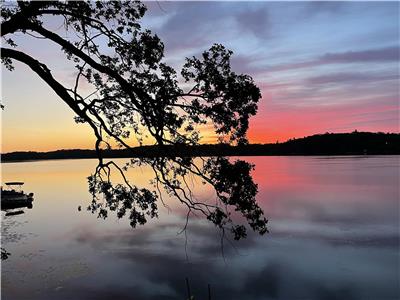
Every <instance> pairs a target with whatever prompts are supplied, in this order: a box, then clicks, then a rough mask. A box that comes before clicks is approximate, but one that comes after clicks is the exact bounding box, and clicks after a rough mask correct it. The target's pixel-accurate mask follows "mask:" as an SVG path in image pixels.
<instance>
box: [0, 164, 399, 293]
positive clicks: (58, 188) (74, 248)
mask: <svg viewBox="0 0 400 300" xmlns="http://www.w3.org/2000/svg"><path fill="white" fill-rule="evenodd" d="M251 161H252V162H254V163H255V164H256V170H255V172H254V173H253V176H254V178H255V181H256V182H257V183H258V184H259V190H260V193H259V198H258V199H259V203H260V205H261V207H262V208H263V209H264V210H265V211H266V212H268V218H269V219H271V224H270V230H271V233H270V234H269V235H267V236H259V235H256V234H249V236H248V238H247V239H244V240H241V241H239V242H235V243H234V247H232V246H230V244H229V243H225V247H224V248H225V249H224V252H225V260H224V259H223V257H222V255H221V248H220V247H221V244H220V236H219V233H218V231H217V230H216V229H215V227H214V226H213V225H212V224H209V223H208V222H206V221H205V220H204V219H201V218H195V217H194V218H192V219H191V222H190V223H189V227H188V230H187V234H188V243H187V249H186V250H187V251H186V252H187V254H188V259H186V253H185V236H184V235H183V234H181V235H178V234H177V232H179V231H180V230H181V229H182V226H183V224H184V222H185V212H184V210H182V209H181V205H180V204H179V203H178V201H176V200H174V199H170V201H169V202H168V204H169V207H170V208H171V211H168V210H167V209H162V210H161V211H160V217H159V219H156V220H152V221H151V222H150V223H149V224H147V225H146V226H145V227H138V228H136V229H134V230H131V229H129V227H128V226H127V225H128V223H127V220H120V221H116V220H115V219H112V218H109V219H107V220H105V221H101V220H97V219H95V218H92V217H91V216H90V215H88V214H85V213H82V212H81V213H79V212H78V211H77V207H78V206H79V205H84V204H85V203H88V202H89V201H90V198H89V196H88V195H87V189H86V187H87V186H86V181H85V176H86V175H87V172H88V170H90V168H91V167H92V166H93V165H94V164H95V163H96V162H95V161H90V160H87V161H84V163H83V164H82V161H79V162H76V161H54V162H35V163H23V164H6V165H4V166H3V174H4V177H5V180H7V177H12V176H16V177H18V178H22V179H23V180H25V181H26V183H27V185H28V184H29V185H30V186H27V188H29V190H32V191H35V195H37V197H36V199H37V201H35V209H33V210H30V211H29V214H28V213H26V214H24V215H19V216H13V217H14V220H18V222H19V224H18V225H17V226H15V227H12V228H13V230H14V231H15V233H17V234H19V235H20V238H19V239H18V240H15V241H14V242H13V241H3V245H4V246H7V249H9V251H10V252H11V253H12V256H11V257H10V258H9V259H8V260H6V261H5V262H4V263H3V265H2V279H3V281H2V296H3V298H4V299H131V298H133V299H139V300H140V299H185V297H186V295H187V293H186V284H185V278H189V280H190V287H191V291H192V293H193V294H194V295H195V296H196V299H207V297H208V292H207V285H208V284H210V287H211V294H212V299H398V298H399V278H400V276H399V270H398V265H399V262H400V258H399V233H398V228H399V203H398V199H399V187H398V180H399V159H398V157H369V158H363V159H360V158H353V159H352V158H335V159H332V158H330V159H321V158H313V157H264V158H251ZM63 170H65V173H66V177H64V176H63ZM138 172H139V174H136V175H135V176H136V178H137V181H141V182H143V183H144V182H145V181H146V176H147V175H150V174H147V172H148V170H146V169H144V168H143V169H142V170H141V171H138ZM132 176H134V175H132ZM23 177H24V178H23ZM27 177H29V178H30V179H29V180H28V179H26V178H27ZM65 178H68V180H70V181H69V182H66V181H65ZM147 178H149V176H148V177H147ZM10 179H11V178H10ZM43 181H45V182H46V184H45V185H43V184H42V183H43ZM49 187H52V188H51V189H50V188H49ZM194 193H196V197H204V198H207V197H210V195H211V194H212V192H211V191H210V190H204V189H203V188H202V187H196V188H195V190H194ZM7 218H8V217H3V226H4V224H5V223H6V222H7V220H10V219H7Z"/></svg>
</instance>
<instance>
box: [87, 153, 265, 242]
mask: <svg viewBox="0 0 400 300" xmlns="http://www.w3.org/2000/svg"><path fill="white" fill-rule="evenodd" d="M194 160H195V159H194V158H193V157H171V156H169V157H154V158H135V159H131V160H130V161H129V162H128V163H126V164H125V165H124V166H123V167H121V166H119V165H118V164H117V163H115V162H114V161H108V162H104V161H103V160H102V159H99V164H98V165H97V167H96V170H95V172H94V174H92V175H91V176H89V177H88V180H89V192H90V193H91V195H92V202H91V204H90V205H89V206H88V208H87V209H88V210H89V211H91V212H92V213H96V214H97V216H98V217H99V218H104V219H105V218H107V217H108V214H109V212H110V211H111V212H115V213H116V215H117V217H118V218H123V217H128V218H129V220H130V225H131V226H132V227H133V228H135V227H136V226H137V225H138V224H139V225H143V224H145V223H146V222H147V219H148V218H154V217H157V216H158V204H157V202H158V200H160V201H161V202H162V203H163V204H164V205H165V206H167V203H166V202H165V201H164V199H163V196H162V194H163V193H162V190H163V191H164V192H166V193H167V195H168V196H170V197H174V198H176V199H178V200H179V201H180V202H181V204H182V205H184V206H185V207H186V209H187V214H186V223H185V225H184V227H183V230H186V227H187V224H188V221H189V217H190V216H191V215H202V216H203V217H205V218H206V219H207V220H209V221H210V222H212V223H213V224H214V225H215V226H216V227H217V228H218V229H219V230H220V231H221V234H222V237H224V236H225V234H226V233H227V232H228V233H229V234H231V235H232V236H233V238H234V239H235V240H239V239H241V238H245V237H246V236H247V228H246V227H247V226H246V223H247V225H248V226H249V227H250V228H251V229H253V230H254V231H255V232H258V233H259V234H264V233H266V232H268V229H267V222H268V221H267V219H266V218H265V217H264V213H263V211H262V209H261V208H260V207H259V205H258V204H257V202H256V195H257V192H258V187H257V184H256V183H254V181H253V178H252V176H251V171H252V169H253V168H254V166H253V165H252V164H250V163H248V162H245V161H243V160H235V161H233V162H231V161H230V160H229V159H227V158H226V157H208V158H201V159H200V163H197V162H196V163H195V161H194ZM143 165H147V166H150V167H151V168H152V170H153V173H154V178H153V180H152V181H151V183H152V185H153V188H154V189H153V190H150V189H147V188H143V187H138V186H136V185H134V184H132V183H131V182H130V181H129V180H128V178H127V176H126V174H125V172H126V171H127V170H128V169H129V168H138V167H140V166H143ZM112 170H116V171H117V172H118V173H119V175H120V176H121V178H122V182H123V183H117V184H115V183H113V182H112V179H111V178H112V174H111V173H112ZM193 178H196V181H199V179H200V181H201V184H203V185H210V186H211V187H212V188H213V190H214V192H215V197H214V199H213V200H212V201H208V202H207V201H204V200H199V199H197V198H196V197H195V195H194V194H193V192H192V189H193V186H191V184H190V182H191V183H193ZM235 212H236V213H235ZM235 214H236V215H240V216H241V217H242V219H244V222H240V221H239V222H237V221H236V219H237V218H234V217H233V216H234V215H235Z"/></svg>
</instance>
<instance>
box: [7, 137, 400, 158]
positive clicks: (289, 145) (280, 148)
mask: <svg viewBox="0 0 400 300" xmlns="http://www.w3.org/2000/svg"><path fill="white" fill-rule="evenodd" d="M378 154H380V155H383V154H385V155H393V154H400V134H398V133H371V132H353V133H326V134H316V135H313V136H308V137H305V138H299V139H291V140H288V141H286V142H284V143H275V144H249V145H243V146H236V147H234V146H229V145H226V144H213V145H208V144H207V145H198V146H195V147H193V146H184V145H177V146H164V147H162V148H161V147H158V146H143V147H137V148H134V149H133V150H105V151H104V154H103V156H104V157H105V158H118V157H120V158H126V157H155V156H260V155H378ZM1 158H2V162H10V161H26V160H45V159H78V158H96V152H95V151H94V150H80V149H74V150H58V151H51V152H12V153H5V154H2V157H1Z"/></svg>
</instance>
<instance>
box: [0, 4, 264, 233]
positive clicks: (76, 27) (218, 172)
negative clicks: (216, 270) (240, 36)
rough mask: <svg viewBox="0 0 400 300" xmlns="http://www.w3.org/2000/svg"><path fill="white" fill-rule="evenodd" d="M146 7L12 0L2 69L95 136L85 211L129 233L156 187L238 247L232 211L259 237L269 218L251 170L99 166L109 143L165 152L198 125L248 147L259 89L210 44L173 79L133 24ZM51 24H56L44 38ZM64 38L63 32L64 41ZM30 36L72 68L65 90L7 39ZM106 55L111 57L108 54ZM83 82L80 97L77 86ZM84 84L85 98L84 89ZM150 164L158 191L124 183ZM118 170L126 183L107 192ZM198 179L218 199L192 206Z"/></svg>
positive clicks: (152, 208)
mask: <svg viewBox="0 0 400 300" xmlns="http://www.w3.org/2000/svg"><path fill="white" fill-rule="evenodd" d="M145 11H146V7H145V6H144V5H143V4H142V3H140V2H133V1H95V2H93V1H45V2H36V1H18V2H17V3H15V2H3V3H2V7H1V17H2V23H1V36H2V38H3V44H7V45H8V47H3V48H2V50H1V51H2V52H1V59H2V63H3V64H4V65H5V67H6V68H7V69H9V70H13V69H14V65H13V61H14V60H15V61H19V62H21V63H23V64H25V65H27V66H28V67H29V68H30V69H32V71H33V72H35V73H36V74H37V75H38V76H39V77H40V78H41V79H42V80H44V81H45V82H46V83H47V84H48V85H49V86H50V87H51V88H52V89H53V90H54V91H55V92H56V93H57V95H58V96H59V97H60V98H61V99H62V100H63V101H64V102H65V103H66V104H67V105H68V106H69V107H70V108H71V109H72V110H73V111H74V112H75V113H76V117H75V120H76V122H78V123H86V124H88V125H89V126H90V127H91V128H92V130H93V133H94V135H95V136H96V143H95V148H96V151H97V155H98V159H99V164H98V166H97V168H96V171H95V172H94V174H93V175H92V176H90V177H89V190H90V192H91V193H92V195H93V202H92V204H91V205H90V206H89V208H88V209H90V210H91V211H93V212H96V213H98V214H99V216H100V217H106V216H107V214H108V211H109V210H112V211H116V213H117V215H118V217H123V216H124V215H126V214H128V215H129V218H130V220H131V225H132V226H133V227H135V226H136V224H144V223H145V222H146V218H147V217H148V216H149V217H154V216H156V215H157V199H158V198H159V197H160V195H161V193H158V192H159V191H160V190H159V187H160V186H163V187H164V188H165V190H166V191H167V192H168V193H169V194H170V195H172V196H174V197H177V198H178V199H179V200H180V201H181V202H182V203H184V204H185V205H186V206H187V207H188V216H189V214H190V213H191V212H199V213H202V214H204V215H205V216H206V217H207V218H208V219H209V220H211V221H212V222H213V223H214V224H216V225H217V226H218V227H219V228H221V229H222V230H225V229H226V228H228V229H229V230H230V231H232V233H233V234H234V236H235V238H236V239H239V238H241V237H244V236H245V235H246V229H245V227H244V226H243V225H235V224H234V222H233V220H232V218H231V215H230V212H229V208H230V207H233V208H234V209H235V210H237V211H239V212H241V213H242V214H243V215H244V216H245V217H246V219H247V220H248V223H249V224H250V226H251V227H252V228H253V229H254V230H256V231H258V232H260V233H264V232H266V230H267V228H266V219H265V218H264V216H263V212H262V210H261V209H260V208H259V207H258V205H257V203H256V201H255V196H256V194H257V185H256V184H255V183H254V182H253V180H252V178H251V174H250V172H251V169H252V166H251V165H250V164H248V163H246V162H244V161H236V162H233V163H232V162H229V161H228V160H227V159H225V158H208V159H205V158H203V159H202V162H201V163H200V164H199V163H197V164H196V163H195V162H194V160H193V158H181V157H176V158H164V157H160V158H154V159H141V160H132V161H131V162H130V163H128V164H127V165H126V166H123V167H121V166H119V165H117V164H116V163H115V162H114V161H105V160H103V158H102V149H104V147H107V148H109V147H110V144H109V143H108V141H109V139H110V138H111V139H113V140H114V141H115V142H116V143H117V144H118V146H119V147H121V148H127V149H131V147H132V141H133V140H136V141H138V143H139V144H142V143H143V141H144V139H148V140H149V141H150V142H151V143H154V144H157V145H159V146H160V147H162V146H163V145H175V144H185V145H196V144H198V143H199V139H200V132H199V131H198V129H197V128H198V125H201V124H207V123H211V124H213V126H214V128H215V132H216V133H217V134H218V135H219V137H220V140H221V141H224V142H226V143H230V144H244V143H246V142H247V139H246V132H247V129H248V126H249V117H250V116H252V115H254V114H255V113H256V111H257V102H258V100H259V99H260V97H261V95H260V90H259V89H258V87H257V86H256V85H255V84H254V82H253V80H252V78H251V77H250V76H248V75H243V74H236V73H235V72H233V71H232V70H231V66H230V57H231V55H232V51H230V50H227V49H226V48H225V47H224V46H222V45H219V44H215V45H213V46H212V47H211V48H210V49H209V50H208V51H205V52H203V54H202V55H201V58H196V57H192V58H187V59H186V63H185V64H184V66H183V68H182V70H181V72H180V74H181V76H182V80H181V81H183V82H184V84H183V86H185V87H189V88H187V89H184V88H181V87H180V82H179V81H178V75H177V73H176V71H175V70H174V69H173V68H172V67H170V66H168V65H167V64H165V63H164V62H163V61H162V58H163V55H164V46H163V43H162V42H161V41H160V39H159V38H158V36H157V35H155V34H153V33H152V32H151V31H149V30H146V29H142V28H141V26H140V23H139V21H140V18H142V17H143V15H144V13H145ZM50 17H59V18H60V19H61V20H62V21H63V26H62V27H61V28H59V29H58V30H49V29H48V27H49V26H48V22H49V19H50ZM67 33H68V34H67ZM15 34H20V35H21V36H24V35H30V36H33V37H38V38H41V39H45V40H47V41H50V42H53V43H55V44H57V45H59V46H60V48H61V50H62V52H63V53H64V54H65V59H66V60H69V61H71V62H72V63H73V64H74V66H75V68H76V73H77V75H76V80H75V84H74V85H73V86H71V87H67V86H65V85H63V84H62V82H61V81H59V80H57V79H56V78H55V77H54V76H53V74H52V72H51V70H50V69H49V68H48V67H47V66H46V64H45V63H44V62H42V61H39V60H38V59H36V58H35V57H33V56H31V55H29V54H28V53H26V52H24V51H20V50H18V45H17V44H16V42H15V38H14V35H15ZM110 53H111V54H110ZM83 82H85V89H82V88H81V87H82V83H83ZM88 85H89V86H91V88H92V91H90V92H86V94H85V91H87V90H88V87H87V86H88ZM143 163H145V164H148V165H150V166H151V167H152V168H153V170H154V174H155V181H154V185H155V191H151V190H148V189H145V188H139V187H136V186H135V185H133V184H132V183H131V182H129V181H128V179H127V178H126V176H125V171H126V168H127V167H131V166H137V165H140V164H143ZM112 169H116V170H117V172H119V173H120V175H121V176H122V179H123V184H113V183H112V182H111V179H110V174H111V170H112ZM192 175H196V176H198V177H200V178H201V179H202V181H203V182H205V183H208V184H211V185H212V186H213V187H214V188H215V191H216V201H215V203H213V204H210V203H204V202H198V201H196V200H195V199H194V198H193V196H192V194H191V191H190V188H189V186H188V184H187V180H186V179H187V177H188V176H192Z"/></svg>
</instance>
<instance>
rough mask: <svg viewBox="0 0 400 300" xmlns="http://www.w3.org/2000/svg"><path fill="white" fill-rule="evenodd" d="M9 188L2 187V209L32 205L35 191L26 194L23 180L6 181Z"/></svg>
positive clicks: (29, 206)
mask: <svg viewBox="0 0 400 300" xmlns="http://www.w3.org/2000/svg"><path fill="white" fill-rule="evenodd" d="M5 184H6V185H7V187H8V189H3V187H1V209H11V208H18V207H28V208H31V207H32V201H33V193H29V194H26V193H24V191H22V189H21V187H22V185H23V184H24V183H23V182H6V183H5Z"/></svg>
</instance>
